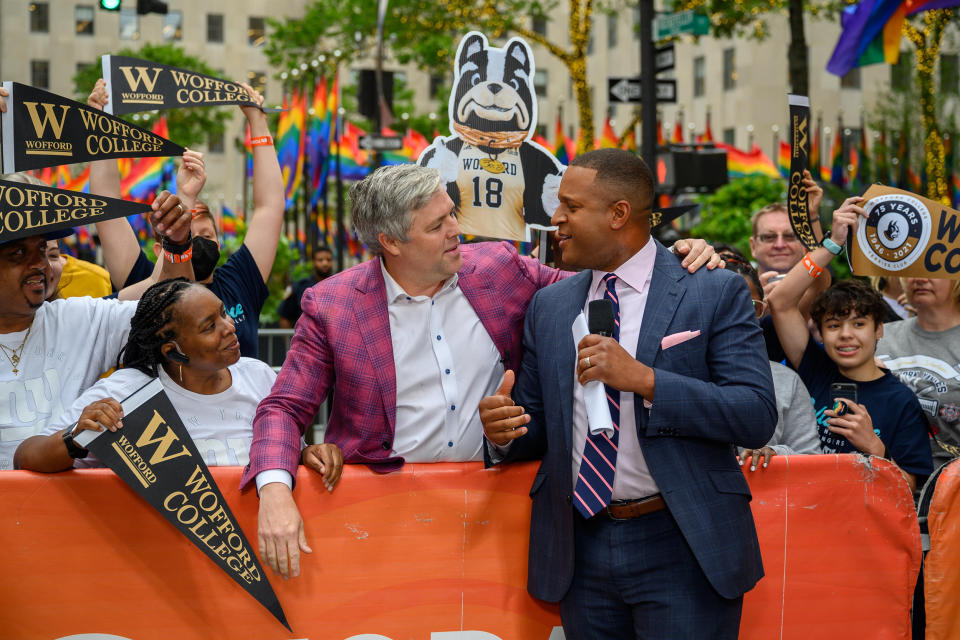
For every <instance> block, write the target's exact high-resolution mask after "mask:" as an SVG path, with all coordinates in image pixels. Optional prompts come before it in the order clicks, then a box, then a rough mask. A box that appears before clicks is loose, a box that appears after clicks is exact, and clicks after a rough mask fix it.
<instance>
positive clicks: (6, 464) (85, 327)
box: [0, 297, 137, 470]
mask: <svg viewBox="0 0 960 640" xmlns="http://www.w3.org/2000/svg"><path fill="white" fill-rule="evenodd" d="M136 309H137V303H136V302H120V301H118V300H103V299H100V298H89V297H82V298H67V299H66V300H56V301H54V302H44V303H43V305H41V306H40V308H39V309H37V313H36V315H35V316H34V319H33V324H32V325H31V327H30V335H29V336H27V331H26V330H24V331H17V332H15V333H3V334H0V343H2V344H4V345H6V346H7V347H8V348H10V349H14V348H18V347H19V346H20V344H21V342H23V339H24V337H25V336H26V343H24V347H23V354H22V356H21V359H20V364H19V366H18V373H17V374H14V373H13V365H12V364H11V363H10V360H8V359H7V358H6V357H4V356H2V355H0V470H2V469H13V452H14V451H16V450H17V445H19V444H20V443H21V442H23V441H24V440H26V439H27V438H29V437H30V436H33V435H37V434H39V433H41V432H43V431H44V427H46V426H47V425H48V424H49V423H50V422H51V421H52V420H54V419H56V418H58V417H59V416H60V414H61V413H63V411H64V409H66V408H67V407H69V406H70V405H71V404H73V401H74V400H76V399H77V396H79V395H80V393H81V392H82V391H83V390H84V389H86V388H88V387H89V386H91V385H92V384H93V383H94V382H96V381H97V378H98V377H99V376H100V375H101V374H103V373H104V372H105V371H108V370H109V369H110V368H111V367H114V366H116V364H117V356H118V355H119V353H120V348H121V347H122V346H123V345H124V344H126V342H127V336H128V335H129V334H130V318H132V317H133V313H134V311H136Z"/></svg>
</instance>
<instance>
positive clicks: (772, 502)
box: [0, 455, 957, 640]
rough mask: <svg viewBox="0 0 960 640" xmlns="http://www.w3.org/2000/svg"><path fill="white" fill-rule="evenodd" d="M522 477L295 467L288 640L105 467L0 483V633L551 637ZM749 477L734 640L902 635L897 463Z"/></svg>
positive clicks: (242, 513)
mask: <svg viewBox="0 0 960 640" xmlns="http://www.w3.org/2000/svg"><path fill="white" fill-rule="evenodd" d="M535 469H536V465H534V464H523V465H514V466H512V467H507V468H505V469H494V470H483V469H482V468H481V465H480V464H479V463H469V464H438V465H408V466H407V467H405V468H404V470H403V471H401V472H398V473H395V474H390V475H386V476H384V475H378V474H374V473H372V472H370V471H368V470H367V469H366V468H364V467H348V468H347V469H346V470H345V472H344V476H343V479H342V480H341V482H340V485H339V486H338V487H337V489H336V491H334V493H333V494H329V493H327V491H326V490H325V489H324V488H323V485H322V483H321V482H320V481H319V478H318V477H317V476H316V475H315V474H313V473H312V472H307V471H303V470H301V472H300V475H299V476H298V481H299V482H298V485H297V489H296V492H295V495H296V498H297V502H298V503H299V505H300V509H301V512H302V513H303V514H304V519H305V522H306V531H307V538H308V541H309V543H310V546H311V547H312V548H313V553H312V554H310V555H308V556H306V558H305V561H304V566H303V571H302V575H301V577H299V578H297V579H292V580H290V581H286V582H285V581H283V580H281V579H280V578H278V577H276V576H274V575H272V573H271V576H270V579H271V582H272V583H273V585H274V589H275V590H276V592H277V596H278V597H279V599H280V602H281V604H282V605H283V608H284V611H285V612H286V615H287V619H288V620H289V621H290V625H291V627H292V628H293V633H290V632H288V631H287V630H286V629H284V628H283V627H282V626H281V625H280V624H279V623H278V622H277V621H276V620H275V619H274V618H273V617H272V616H271V615H270V614H269V613H268V612H267V611H266V609H264V608H263V607H261V606H260V605H259V604H258V603H257V602H256V601H254V600H253V598H251V597H250V596H249V595H247V594H246V593H245V592H244V591H243V590H242V589H241V588H240V587H239V586H238V585H237V584H236V583H234V582H233V581H232V580H231V579H230V578H229V577H228V576H227V575H225V574H224V573H222V572H221V571H220V569H219V568H217V567H216V566H214V564H213V563H212V562H210V560H208V559H207V558H206V557H204V556H203V554H202V553H201V552H200V551H199V550H198V549H197V548H196V547H194V546H193V544H192V543H191V542H190V541H189V540H187V539H186V538H184V537H183V536H181V534H179V533H178V532H177V531H175V530H174V528H173V527H171V526H170V525H169V523H167V522H166V521H165V520H164V519H163V518H162V517H161V516H160V515H159V514H158V513H156V512H155V511H153V509H152V508H150V507H149V506H148V505H146V504H144V503H143V502H141V501H140V499H139V498H138V497H137V496H136V494H134V492H133V491H131V490H130V489H129V488H127V487H126V486H124V485H123V484H122V482H121V481H120V480H119V479H117V478H116V477H114V476H113V475H112V474H111V473H110V472H109V471H84V472H70V473H63V474H56V475H41V474H33V473H28V472H19V471H17V472H14V471H11V472H3V473H2V474H0V518H2V520H0V549H2V560H0V566H2V573H3V579H2V580H0V635H2V637H3V638H5V639H15V638H27V639H30V640H48V639H49V640H54V639H58V638H64V637H66V636H70V635H72V634H93V633H96V634H112V636H110V637H113V636H118V637H119V638H129V639H131V640H147V639H149V638H157V639H160V638H163V639H168V638H178V639H182V640H187V639H191V638H197V639H204V640H209V639H211V638H231V639H233V638H262V639H274V638H275V639H278V640H281V639H282V640H289V639H291V638H296V639H300V638H309V639H311V640H347V639H351V640H361V639H363V640H400V639H404V640H407V639H413V640H497V639H498V638H499V639H501V640H558V639H559V638H562V637H563V636H562V631H561V630H560V629H558V628H557V627H558V626H559V618H558V615H557V609H556V607H554V606H551V605H546V604H544V603H540V602H538V601H536V600H534V599H532V598H531V597H530V596H528V595H527V593H526V589H525V584H526V567H527V532H528V519H529V516H530V499H529V497H528V495H527V493H528V490H529V488H530V484H531V481H532V478H533V475H534V471H535ZM212 472H213V475H214V477H215V478H216V480H217V482H218V484H219V485H220V488H221V489H222V490H223V493H224V496H225V498H226V500H227V502H228V503H229V505H230V508H231V509H232V510H233V513H234V514H235V516H236V517H237V520H238V521H239V523H240V525H241V527H242V528H243V529H244V531H245V532H246V534H247V536H248V537H249V538H250V540H251V542H253V544H254V545H256V542H255V541H256V529H257V527H256V518H257V508H258V501H257V497H256V495H255V494H254V493H253V492H250V493H246V494H243V495H241V494H240V493H239V492H238V491H237V489H236V487H237V482H238V479H239V476H240V470H239V469H238V468H218V469H212ZM747 477H748V479H749V481H750V484H751V488H752V490H753V495H754V498H753V503H752V505H753V513H754V517H755V519H756V521H757V527H758V530H759V533H760V543H761V547H762V551H763V560H764V567H765V569H766V577H765V578H764V579H763V580H762V581H761V582H760V584H759V585H758V586H757V588H755V589H754V590H753V591H752V592H750V593H749V594H748V595H747V597H746V600H745V604H744V611H743V623H742V626H741V634H740V635H741V638H758V639H759V638H763V639H764V640H768V639H770V638H798V639H799V638H804V639H806V638H867V637H869V638H908V637H909V611H910V602H911V597H912V593H913V587H914V583H915V581H916V577H917V573H918V571H919V565H920V534H919V528H918V525H917V519H916V515H915V512H914V510H913V501H912V500H911V497H910V492H909V489H908V488H907V486H906V483H905V481H904V480H903V478H902V476H901V475H900V473H899V472H898V471H897V469H896V468H895V467H894V466H893V465H892V464H890V463H888V462H886V461H884V460H877V459H872V460H870V461H869V462H867V461H866V460H864V459H863V458H861V457H859V456H853V455H840V456H837V455H830V456H793V457H789V458H783V457H778V458H774V460H773V461H772V462H771V464H770V467H769V468H768V469H765V470H758V471H756V472H753V473H750V472H747ZM954 486H956V485H954ZM953 531H954V534H953V535H954V539H956V531H957V530H956V528H954V529H953ZM954 548H955V547H954ZM955 578H956V576H954V579H955ZM954 593H956V591H954Z"/></svg>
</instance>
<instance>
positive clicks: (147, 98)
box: [100, 55, 281, 115]
mask: <svg viewBox="0 0 960 640" xmlns="http://www.w3.org/2000/svg"><path fill="white" fill-rule="evenodd" d="M100 64H101V66H102V68H103V79H104V80H106V81H107V92H108V93H109V95H110V101H109V102H108V103H107V105H106V106H105V107H104V111H106V112H107V113H113V114H116V115H123V114H125V113H136V112H138V111H150V110H151V109H178V108H180V107H215V106H218V105H225V104H246V105H250V106H251V107H257V105H256V104H254V103H253V102H251V101H250V96H249V94H247V92H246V90H244V88H243V87H241V86H240V85H239V84H238V83H236V82H230V81H229V80H221V79H219V78H214V77H213V76H208V75H205V74H203V73H197V72H196V71H190V70H188V69H180V68H178V67H171V66H169V65H165V64H160V63H159V62H151V61H149V60H140V59H139V58H128V57H126V56H114V55H105V56H102V57H101V58H100ZM257 108H258V109H261V110H262V111H265V112H268V113H273V112H277V111H281V109H270V108H261V107H257Z"/></svg>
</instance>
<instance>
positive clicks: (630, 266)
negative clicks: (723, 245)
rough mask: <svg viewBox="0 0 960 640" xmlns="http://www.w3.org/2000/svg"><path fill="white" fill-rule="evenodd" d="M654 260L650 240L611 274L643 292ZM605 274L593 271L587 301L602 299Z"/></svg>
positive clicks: (655, 249)
mask: <svg viewBox="0 0 960 640" xmlns="http://www.w3.org/2000/svg"><path fill="white" fill-rule="evenodd" d="M656 258H657V244H656V243H655V242H654V241H653V239H652V238H650V239H648V240H647V244H645V245H643V248H642V249H640V251H637V252H636V253H635V254H633V255H632V256H631V257H630V259H629V260H627V261H626V262H624V263H623V264H622V265H620V266H619V267H617V269H616V271H614V272H613V273H615V274H616V276H617V279H618V280H622V281H623V282H624V284H626V285H627V286H629V287H630V288H631V289H633V290H634V291H643V287H644V285H645V284H646V283H647V282H648V281H649V279H650V274H651V273H652V272H653V264H654V262H655V261H656ZM384 273H386V270H384ZM607 273H608V272H606V271H597V270H594V271H593V280H592V281H591V284H590V295H589V296H587V297H588V299H590V300H599V299H600V298H602V297H603V291H604V289H605V288H606V285H604V283H603V276H605V275H607Z"/></svg>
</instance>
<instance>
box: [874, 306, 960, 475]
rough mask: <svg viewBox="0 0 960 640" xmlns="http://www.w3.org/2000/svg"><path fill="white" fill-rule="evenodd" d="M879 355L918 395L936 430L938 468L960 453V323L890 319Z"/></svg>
mask: <svg viewBox="0 0 960 640" xmlns="http://www.w3.org/2000/svg"><path fill="white" fill-rule="evenodd" d="M877 357H878V358H879V359H880V361H881V362H882V363H883V366H885V367H888V368H889V369H890V371H891V372H892V373H893V374H894V375H896V376H897V377H898V378H899V379H900V382H902V383H903V384H905V385H907V386H908V387H909V388H910V390H911V391H913V392H914V393H915V394H916V395H917V399H918V400H919V401H920V406H921V407H923V413H924V414H925V415H926V417H927V420H929V421H930V424H931V426H932V428H933V429H932V430H933V432H934V434H935V436H936V440H932V441H931V443H932V451H933V465H934V468H936V467H939V466H940V465H942V464H943V463H945V462H947V461H949V460H952V459H953V458H955V457H958V456H960V325H958V326H956V327H953V328H951V329H947V330H946V331H926V330H924V329H922V328H921V327H920V325H919V324H918V323H917V319H916V318H910V319H907V320H904V321H902V322H894V323H891V324H886V325H884V327H883V338H882V339H881V340H880V344H878V345H877Z"/></svg>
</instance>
